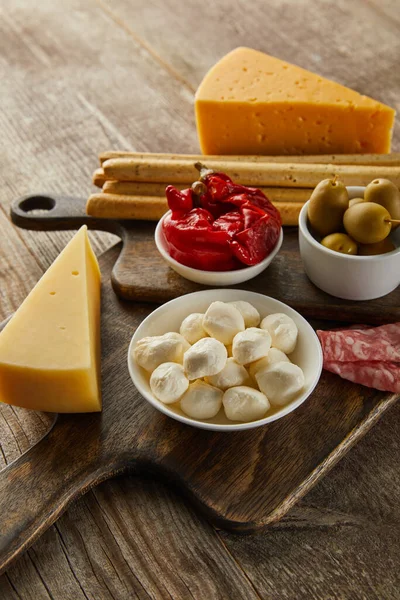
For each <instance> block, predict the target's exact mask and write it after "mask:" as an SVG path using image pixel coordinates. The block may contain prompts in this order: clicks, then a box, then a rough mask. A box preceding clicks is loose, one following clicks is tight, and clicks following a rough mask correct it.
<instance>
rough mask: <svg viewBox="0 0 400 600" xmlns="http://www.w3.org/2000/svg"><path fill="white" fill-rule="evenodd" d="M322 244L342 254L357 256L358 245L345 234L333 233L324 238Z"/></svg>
mask: <svg viewBox="0 0 400 600" xmlns="http://www.w3.org/2000/svg"><path fill="white" fill-rule="evenodd" d="M321 244H322V245H323V246H325V248H329V249H330V250H334V251H335V252H341V253H342V254H357V244H356V243H355V241H354V240H352V239H351V237H350V236H348V235H346V234H345V233H331V234H329V235H327V236H326V237H324V239H323V240H322V241H321Z"/></svg>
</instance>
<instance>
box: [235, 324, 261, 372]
mask: <svg viewBox="0 0 400 600" xmlns="http://www.w3.org/2000/svg"><path fill="white" fill-rule="evenodd" d="M270 347H271V336H270V335H269V333H268V331H265V330H264V329H258V328H257V327H249V328H248V329H246V330H245V331H241V332H240V333H237V334H236V335H235V337H234V338H233V344H232V354H233V358H234V359H235V360H236V362H238V363H239V364H240V365H247V364H248V363H252V362H254V361H255V360H258V359H259V358H263V356H267V354H268V351H269V349H270Z"/></svg>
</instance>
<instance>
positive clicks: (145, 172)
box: [103, 158, 400, 188]
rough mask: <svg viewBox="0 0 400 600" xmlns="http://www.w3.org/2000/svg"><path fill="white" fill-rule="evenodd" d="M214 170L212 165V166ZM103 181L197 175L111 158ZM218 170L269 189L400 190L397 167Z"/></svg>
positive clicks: (168, 165) (235, 166)
mask: <svg viewBox="0 0 400 600" xmlns="http://www.w3.org/2000/svg"><path fill="white" fill-rule="evenodd" d="M206 166H207V165H206ZM213 166H214V165H213ZM103 169H104V173H105V175H106V177H107V179H117V180H119V181H148V182H159V183H161V182H167V183H174V182H177V181H178V182H180V183H188V184H189V183H192V182H193V181H196V179H197V178H198V175H199V173H198V171H197V169H196V168H195V166H194V163H193V161H191V160H186V159H185V160H179V161H177V160H170V159H166V160H160V159H154V158H153V159H133V158H111V159H109V160H106V161H105V162H104V164H103ZM218 170H220V171H222V172H224V173H226V174H227V175H229V176H230V177H231V178H232V179H233V181H235V182H236V183H241V184H243V185H253V186H271V187H302V188H304V187H308V188H311V187H315V186H316V185H317V184H318V183H319V182H320V181H321V179H327V178H333V177H335V176H336V177H337V178H339V179H340V180H341V181H342V182H343V183H344V184H345V185H367V184H368V183H369V182H370V181H371V180H372V179H377V178H380V177H382V178H384V179H390V180H391V181H392V182H393V183H394V184H395V185H397V186H400V167H367V166H365V165H362V166H358V165H346V166H345V165H332V164H327V165H320V164H293V163H292V164H289V163H282V164H275V163H273V164H272V163H257V164H254V163H249V162H247V163H246V162H236V163H228V162H226V163H224V162H222V161H221V162H220V163H219V164H218Z"/></svg>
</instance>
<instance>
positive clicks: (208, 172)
mask: <svg viewBox="0 0 400 600" xmlns="http://www.w3.org/2000/svg"><path fill="white" fill-rule="evenodd" d="M194 166H195V168H196V169H197V170H198V171H199V173H200V177H199V180H200V181H203V180H204V179H205V178H206V177H207V175H211V173H214V171H213V170H212V169H208V168H207V167H206V166H205V165H203V164H202V163H201V162H196V163H195V164H194Z"/></svg>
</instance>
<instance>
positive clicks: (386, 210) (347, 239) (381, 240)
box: [299, 179, 400, 301]
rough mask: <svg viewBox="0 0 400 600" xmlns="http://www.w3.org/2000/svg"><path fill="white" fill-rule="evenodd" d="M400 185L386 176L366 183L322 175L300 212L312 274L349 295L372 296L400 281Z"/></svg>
mask: <svg viewBox="0 0 400 600" xmlns="http://www.w3.org/2000/svg"><path fill="white" fill-rule="evenodd" d="M399 225H400V191H399V189H398V188H397V187H396V186H395V185H394V184H393V183H392V182H391V181H389V180H387V179H374V180H373V181H371V183H369V184H368V185H367V186H366V187H359V186H350V187H346V186H344V185H343V183H341V182H340V181H337V180H336V179H325V180H323V181H321V182H320V183H319V184H318V185H317V186H316V188H315V189H314V191H313V193H312V194H311V197H310V200H309V201H308V202H306V204H305V205H304V206H303V208H302V210H301V212H300V216H299V246H300V255H301V258H302V261H303V266H304V270H305V272H306V274H307V275H308V277H309V279H311V281H312V282H313V283H314V285H316V286H317V287H319V288H320V289H321V290H323V291H324V292H327V293H328V294H331V295H332V296H336V297H338V298H344V299H346V300H357V301H359V300H372V299H373V298H380V297H381V296H385V295H386V294H389V293H390V292H391V291H393V290H394V289H395V288H396V287H397V286H398V285H399V284H400V227H399Z"/></svg>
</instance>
